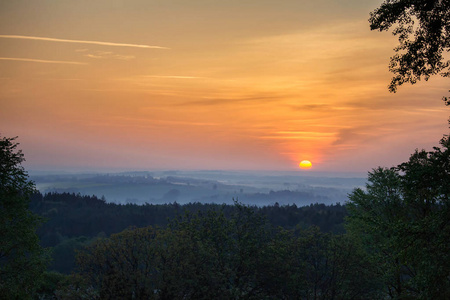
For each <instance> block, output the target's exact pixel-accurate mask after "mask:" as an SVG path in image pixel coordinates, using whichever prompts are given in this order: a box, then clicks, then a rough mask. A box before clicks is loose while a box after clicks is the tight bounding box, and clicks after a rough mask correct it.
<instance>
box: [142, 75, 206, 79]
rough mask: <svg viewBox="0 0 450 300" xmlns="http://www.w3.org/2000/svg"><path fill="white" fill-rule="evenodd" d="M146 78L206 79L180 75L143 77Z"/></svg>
mask: <svg viewBox="0 0 450 300" xmlns="http://www.w3.org/2000/svg"><path fill="white" fill-rule="evenodd" d="M143 77H146V78H161V79H166V78H167V79H202V78H204V77H196V76H178V75H168V76H161V75H146V76H143Z"/></svg>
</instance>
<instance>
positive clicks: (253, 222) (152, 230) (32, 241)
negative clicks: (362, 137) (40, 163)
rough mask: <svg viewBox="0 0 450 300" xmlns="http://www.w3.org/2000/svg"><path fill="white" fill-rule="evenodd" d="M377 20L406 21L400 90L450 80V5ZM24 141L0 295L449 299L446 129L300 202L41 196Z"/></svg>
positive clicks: (4, 199) (406, 6) (4, 179)
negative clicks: (342, 193) (339, 189)
mask: <svg viewBox="0 0 450 300" xmlns="http://www.w3.org/2000/svg"><path fill="white" fill-rule="evenodd" d="M369 22H370V24H371V29H373V30H380V31H383V30H388V29H390V28H391V27H393V26H394V27H395V25H396V27H395V28H394V32H393V33H394V35H396V36H398V38H399V43H400V44H399V46H398V47H397V48H396V51H397V53H396V54H395V55H394V56H393V57H392V58H391V64H390V70H391V71H392V72H393V73H394V77H393V79H392V81H391V84H390V89H391V90H392V91H395V90H396V89H397V88H398V87H399V86H400V85H402V84H404V83H412V84H414V83H416V82H417V81H418V80H420V79H425V80H427V79H428V78H429V77H430V76H431V75H435V74H439V73H442V75H443V76H447V77H448V76H449V75H450V73H449V69H450V63H449V62H448V61H446V60H445V59H444V56H445V55H444V53H446V52H448V50H449V44H450V40H449V38H448V37H449V34H450V26H449V23H450V4H449V2H448V1H423V0H420V1H406V0H396V1H390V0H387V1H385V2H383V4H382V5H381V6H380V7H379V8H378V9H377V10H375V11H374V12H372V14H371V17H370V20H369ZM443 100H444V101H445V103H446V104H447V105H449V104H450V100H449V99H448V98H445V97H444V99H443ZM18 146H19V144H18V142H17V141H16V138H15V137H10V138H9V137H1V138H0V298H1V299H342V300H344V299H361V300H362V299H450V243H449V241H450V137H449V136H448V135H444V137H443V138H442V139H441V141H440V144H439V145H438V146H436V147H434V148H433V149H432V150H431V151H426V150H416V151H415V152H414V153H412V154H411V156H410V157H409V159H408V160H407V161H405V162H403V163H400V164H398V165H396V166H393V167H390V168H385V167H376V168H374V169H372V170H371V171H369V172H368V177H367V183H366V186H365V187H364V188H355V189H354V190H353V191H352V192H351V193H350V194H349V195H348V200H347V202H346V203H345V204H342V205H341V204H336V205H329V206H327V205H324V204H311V205H309V206H303V207H297V206H296V205H279V204H274V205H270V206H261V207H256V206H249V205H244V204H242V203H240V202H239V199H234V204H233V205H229V204H228V205H220V204H208V203H189V204H184V205H180V204H178V203H176V202H172V203H167V204H144V205H136V204H115V203H108V202H107V201H106V199H103V198H98V197H97V196H86V195H81V194H74V193H45V194H41V193H39V192H37V190H36V187H35V184H34V182H33V181H31V180H30V179H29V175H28V172H27V171H26V170H25V169H24V167H23V166H22V162H23V161H24V160H25V157H24V154H23V153H22V151H21V150H20V149H19V148H18Z"/></svg>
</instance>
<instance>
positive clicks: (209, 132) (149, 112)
mask: <svg viewBox="0 0 450 300" xmlns="http://www.w3.org/2000/svg"><path fill="white" fill-rule="evenodd" d="M380 2H381V1H378V0H368V1H358V0H349V1H345V2H336V1H332V0H319V1H316V2H314V3H311V2H308V1H304V0H286V1H283V2H282V3H280V2H279V1H275V0H265V1H256V0H252V1H246V2H242V1H235V0H232V1H227V2H223V1H208V2H205V1H199V0H195V1H191V2H189V3H186V2H185V1H181V0H175V1H170V2H160V1H142V0H128V1H122V0H116V1H106V0H100V1H95V2H89V3H81V2H64V3H63V2H61V3H56V2H54V1H50V0H45V1H40V2H39V3H38V2H30V1H21V0H19V1H0V28H1V30H0V46H1V47H0V66H1V68H0V87H1V88H0V105H1V107H2V109H1V110H0V130H1V131H0V134H1V135H2V136H4V137H14V136H18V139H17V142H18V143H20V146H19V148H20V149H22V150H23V153H24V155H25V159H26V161H25V162H24V164H23V165H24V167H25V168H26V169H27V170H60V171H61V172H74V171H75V172H79V171H81V172H84V171H87V170H97V171H98V172H109V170H114V171H115V172H127V171H131V170H138V171H139V170H152V169H153V170H185V171H192V170H224V171H232V170H247V171H252V172H272V171H279V172H297V173H298V174H299V175H307V176H310V175H311V174H319V173H320V172H335V173H347V172H348V173H361V174H363V173H364V174H367V172H370V171H371V170H372V169H374V168H377V167H379V166H381V167H388V168H389V167H392V166H396V165H398V164H400V163H402V162H404V161H407V160H408V159H409V157H410V155H411V154H412V153H413V152H414V151H415V149H419V150H420V149H425V150H427V151H431V150H432V147H434V146H439V141H440V140H441V138H442V137H443V135H444V134H447V133H448V107H445V105H444V103H443V101H442V100H441V98H442V96H445V95H446V94H447V93H448V87H447V85H448V84H447V79H446V78H441V77H439V76H435V77H432V78H430V80H428V81H426V82H418V83H417V84H415V85H404V86H401V87H399V89H398V91H397V93H394V94H393V93H389V91H388V88H387V86H388V84H389V82H390V79H391V77H392V74H391V73H390V72H389V69H388V65H389V58H390V57H391V56H392V55H393V54H394V51H393V48H394V47H395V46H396V45H397V40H396V38H395V37H393V36H392V34H391V33H390V32H383V33H380V32H377V31H374V32H372V31H370V28H369V23H368V21H367V19H368V17H369V13H370V12H371V11H373V10H374V9H375V8H376V7H378V6H379V4H380ZM303 160H309V161H311V162H312V168H311V169H310V170H302V169H300V168H299V163H300V162H301V161H303ZM83 170H84V171H83ZM315 172H318V173H315Z"/></svg>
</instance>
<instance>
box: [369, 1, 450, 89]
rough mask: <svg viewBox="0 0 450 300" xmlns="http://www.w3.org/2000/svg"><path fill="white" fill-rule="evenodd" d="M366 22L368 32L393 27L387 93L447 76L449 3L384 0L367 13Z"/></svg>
mask: <svg viewBox="0 0 450 300" xmlns="http://www.w3.org/2000/svg"><path fill="white" fill-rule="evenodd" d="M369 22H370V28H371V29H372V30H380V31H385V30H389V29H390V28H393V34H394V35H395V36H397V37H398V41H399V45H398V46H397V47H396V48H395V49H394V50H395V52H396V54H395V55H394V56H392V57H391V62H390V65H389V69H390V71H391V72H393V73H394V77H393V78H392V80H391V83H390V85H389V89H390V91H393V92H395V91H396V90H397V87H398V86H400V85H402V84H404V83H407V82H409V83H411V84H414V83H416V82H417V81H419V80H421V79H422V78H423V79H425V80H428V79H429V77H430V76H432V75H435V74H439V73H440V74H441V75H443V76H445V77H448V76H449V75H450V69H449V68H450V64H449V60H448V57H446V53H447V52H448V51H449V47H450V1H447V0H385V1H384V3H383V4H381V6H380V7H379V8H377V9H376V10H375V11H373V12H372V13H371V14H370V19H369Z"/></svg>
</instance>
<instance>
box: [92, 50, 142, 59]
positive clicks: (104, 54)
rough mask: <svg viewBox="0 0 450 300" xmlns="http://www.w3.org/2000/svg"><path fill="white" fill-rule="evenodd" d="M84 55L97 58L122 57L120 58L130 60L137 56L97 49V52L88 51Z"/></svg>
mask: <svg viewBox="0 0 450 300" xmlns="http://www.w3.org/2000/svg"><path fill="white" fill-rule="evenodd" d="M84 56H86V57H89V58H95V59H120V60H130V59H133V58H135V57H134V56H133V55H120V54H115V53H113V52H109V51H108V52H106V51H97V52H95V53H88V54H85V55H84Z"/></svg>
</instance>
